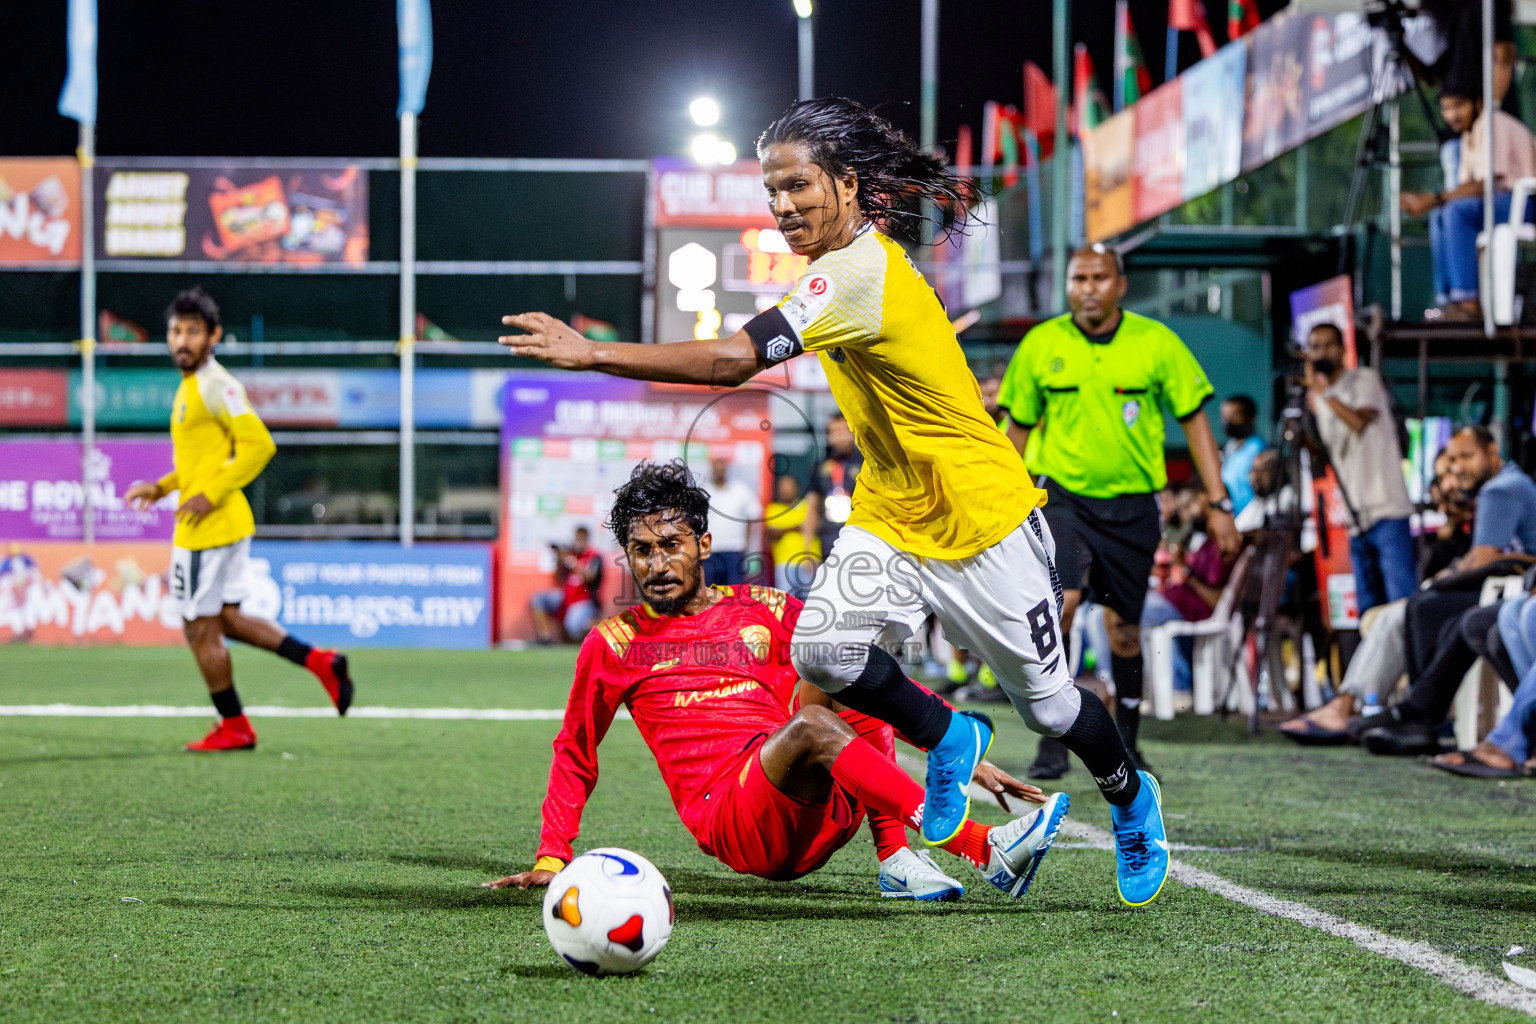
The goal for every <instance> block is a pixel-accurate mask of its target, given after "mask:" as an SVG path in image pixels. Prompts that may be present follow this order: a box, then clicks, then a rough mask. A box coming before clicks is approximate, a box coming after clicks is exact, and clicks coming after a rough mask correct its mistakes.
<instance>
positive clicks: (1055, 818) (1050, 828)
mask: <svg viewBox="0 0 1536 1024" xmlns="http://www.w3.org/2000/svg"><path fill="white" fill-rule="evenodd" d="M1071 809H1072V798H1071V797H1070V796H1068V795H1067V794H1065V793H1063V794H1061V799H1060V800H1058V801H1056V809H1055V810H1053V811H1052V812H1051V817H1050V820H1049V821H1047V822H1046V823H1045V838H1044V839H1043V840H1042V841H1041V843H1040V848H1039V849H1038V850H1036V851H1035V855H1034V856H1033V857H1032V858H1030V862H1029V870H1028V871H1026V872H1025V873H1024V876H1023V877H1022V878H1020V879H1019V881H1018V882H1017V883H1016V884H1015V885H1014V887H1013V891H1012V892H1010V893H1009V895H1010V896H1012V897H1013V898H1014V899H1019V898H1020V897H1022V896H1023V895H1024V894H1025V893H1027V892H1028V891H1029V883H1030V882H1032V881H1034V879H1035V872H1036V871H1039V870H1040V862H1041V861H1043V860H1045V855H1046V854H1048V853H1050V852H1051V846H1052V845H1054V844H1055V842H1056V834H1057V833H1058V832H1060V831H1061V823H1062V822H1064V821H1066V820H1067V812H1068V811H1070V810H1071Z"/></svg>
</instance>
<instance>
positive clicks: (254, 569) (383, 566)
mask: <svg viewBox="0 0 1536 1024" xmlns="http://www.w3.org/2000/svg"><path fill="white" fill-rule="evenodd" d="M250 583H251V596H250V597H248V598H246V600H245V603H244V604H242V605H241V606H240V607H241V610H242V611H244V612H246V613H247V614H249V615H256V616H260V617H261V618H266V619H273V620H275V621H277V622H278V623H279V624H280V625H281V626H282V627H283V628H284V629H287V630H289V631H291V632H292V633H294V634H296V635H298V636H301V637H303V638H304V640H305V642H306V643H311V644H315V645H317V646H320V647H334V648H338V649H341V650H345V649H347V648H349V647H427V648H434V649H446V648H483V647H489V646H490V643H491V546H490V545H489V544H422V545H418V546H416V547H414V548H402V547H399V546H398V545H395V544H372V543H313V542H304V541H291V542H280V541H265V540H263V541H256V542H255V543H253V544H252V545H251V577H250Z"/></svg>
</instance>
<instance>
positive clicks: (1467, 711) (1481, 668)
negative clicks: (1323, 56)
mask: <svg viewBox="0 0 1536 1024" xmlns="http://www.w3.org/2000/svg"><path fill="white" fill-rule="evenodd" d="M1521 180H1522V181H1532V182H1533V183H1536V179H1531V178H1522V179H1521ZM1524 593H1525V586H1524V580H1523V578H1522V577H1520V576H1490V577H1488V578H1487V579H1486V580H1483V593H1482V596H1481V597H1480V598H1479V599H1478V604H1480V605H1485V606H1486V605H1490V604H1498V603H1499V602H1500V601H1512V600H1514V599H1515V598H1517V597H1520V596H1522V595H1524ZM1491 671H1492V669H1491V668H1490V667H1489V665H1488V663H1487V662H1486V661H1484V660H1483V659H1482V658H1478V659H1477V661H1476V662H1475V663H1473V665H1472V667H1471V668H1470V669H1468V670H1467V674H1466V675H1465V676H1464V677H1462V680H1461V686H1460V687H1458V688H1457V690H1456V700H1455V702H1454V703H1453V704H1452V705H1451V706H1452V708H1454V712H1453V714H1454V716H1455V719H1456V749H1457V750H1471V749H1472V748H1473V747H1475V746H1477V742H1478V740H1480V739H1482V736H1481V735H1479V733H1486V732H1487V731H1488V729H1482V728H1480V726H1481V724H1482V719H1483V718H1486V719H1487V720H1488V721H1489V723H1490V724H1489V729H1491V728H1492V723H1494V722H1497V721H1498V720H1499V719H1500V718H1503V717H1504V715H1505V714H1507V713H1508V712H1509V709H1510V707H1512V706H1513V705H1514V703H1515V697H1514V694H1512V693H1510V692H1509V687H1507V686H1505V685H1504V682H1503V680H1499V681H1498V682H1497V683H1496V684H1495V686H1496V688H1490V690H1491V691H1492V692H1491V694H1486V695H1485V691H1484V687H1483V682H1484V679H1485V678H1487V676H1488V674H1489V673H1490V672H1491ZM1494 694H1496V696H1493V695H1494ZM1489 697H1491V699H1488V698H1489ZM1485 700H1486V703H1487V705H1489V706H1488V707H1486V708H1485V710H1487V711H1491V712H1492V714H1491V715H1486V716H1480V715H1479V714H1478V710H1479V709H1480V708H1484V704H1485Z"/></svg>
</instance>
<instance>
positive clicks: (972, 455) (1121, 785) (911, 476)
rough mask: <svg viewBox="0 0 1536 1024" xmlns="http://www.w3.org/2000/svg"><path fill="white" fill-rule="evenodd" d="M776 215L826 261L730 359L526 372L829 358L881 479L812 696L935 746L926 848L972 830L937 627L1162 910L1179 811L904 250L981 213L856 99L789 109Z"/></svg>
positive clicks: (970, 742) (540, 343) (739, 339)
mask: <svg viewBox="0 0 1536 1024" xmlns="http://www.w3.org/2000/svg"><path fill="white" fill-rule="evenodd" d="M757 152H758V158H759V160H760V162H761V164H762V170H763V185H764V188H765V189H766V191H767V199H768V206H769V209H770V210H771V211H772V213H773V216H774V219H775V220H776V221H777V222H778V226H779V230H780V231H781V232H782V233H783V235H784V239H785V241H786V242H788V244H789V247H790V248H791V249H792V250H794V251H795V252H796V253H799V254H800V255H803V256H806V257H809V259H810V261H811V262H810V266H809V267H808V268H807V270H806V272H805V274H804V276H802V277H801V279H800V282H799V283H798V284H797V285H796V286H795V289H794V290H793V291H792V292H791V293H790V294H789V295H788V296H786V297H785V298H784V299H783V301H781V302H780V303H779V304H778V305H777V306H774V307H771V308H769V309H768V310H765V311H764V312H762V313H760V314H758V316H756V317H754V318H753V319H752V320H751V321H749V322H748V323H747V324H746V326H744V327H743V328H742V329H741V330H739V331H737V332H736V333H735V334H733V335H731V336H730V337H728V338H721V339H712V340H704V341H684V342H679V343H677V344H669V345H654V346H651V345H626V344H620V343H610V342H593V341H589V340H587V339H586V338H583V337H582V336H581V335H580V334H578V333H577V332H575V331H574V330H572V329H571V328H570V327H569V326H567V325H566V324H564V323H561V322H560V321H558V320H556V319H554V318H553V317H550V316H548V315H546V314H543V313H523V314H519V315H515V316H508V317H505V318H504V319H503V321H502V322H503V323H504V324H506V325H508V326H511V327H516V328H520V329H521V330H522V331H524V332H526V333H524V334H516V335H509V336H505V337H503V338H502V339H501V342H502V344H504V345H507V346H508V347H509V348H510V349H511V351H512V352H513V354H515V355H521V356H532V357H534V358H536V359H539V360H541V361H543V362H545V363H549V364H550V365H553V366H556V367H560V368H564V369H571V370H600V371H602V372H605V373H610V374H613V375H615V376H620V377H632V378H639V379H642V380H654V381H666V382H674V383H687V384H717V385H723V386H735V385H739V384H743V383H745V382H747V381H748V380H750V379H751V378H752V377H753V376H754V375H756V374H757V373H758V372H760V371H762V370H763V369H765V368H767V367H769V366H772V365H774V364H776V363H780V362H783V361H784V360H786V359H789V358H791V357H793V356H795V355H798V354H799V353H801V352H807V351H813V352H816V353H818V355H819V358H820V360H821V364H822V366H823V367H824V369H825V370H826V373H827V378H828V380H829V381H830V383H831V387H832V395H833V397H834V398H835V399H836V400H837V404H838V406H839V408H841V409H842V411H843V414H844V415H845V416H846V417H847V418H848V423H849V425H850V426H851V427H852V428H853V433H854V438H855V440H856V442H857V444H858V447H859V450H860V451H861V452H863V454H864V460H865V461H864V467H863V469H862V471H861V472H860V474H859V486H858V488H857V490H855V491H854V495H853V510H852V514H851V515H850V516H849V519H848V522H847V524H846V525H845V526H844V528H843V530H842V532H841V533H840V534H839V535H838V538H837V542H836V544H834V545H833V548H832V550H831V551H830V552H829V553H827V556H826V558H825V560H824V561H823V562H822V565H821V567H820V568H819V569H818V570H817V573H816V579H815V581H814V582H813V583H812V585H811V591H810V594H809V595H808V596H807V598H806V602H805V608H804V611H803V612H802V614H801V617H800V620H799V622H798V623H797V625H796V627H795V633H794V641H793V650H792V656H793V658H794V663H795V668H796V669H797V670H798V671H799V673H800V675H801V677H802V678H803V679H806V680H808V681H809V682H812V683H814V684H816V685H817V686H819V687H820V688H821V689H823V690H825V691H826V692H828V693H830V694H833V695H834V696H835V697H836V699H837V700H838V701H839V702H841V703H842V704H844V705H847V706H848V707H851V708H854V709H855V710H857V711H860V712H863V713H864V714H867V715H870V716H872V717H875V718H879V719H882V720H884V721H886V722H889V723H890V724H891V725H892V726H894V727H895V728H896V729H897V730H898V731H899V732H901V733H902V734H903V735H905V736H907V737H909V738H910V739H912V740H913V741H914V742H915V743H917V744H918V745H919V746H923V747H927V748H928V749H929V751H930V753H929V757H928V787H927V794H926V802H925V805H924V809H923V821H922V833H923V838H924V839H925V840H927V841H928V842H929V843H932V844H941V843H943V842H946V841H948V840H949V839H951V838H952V837H953V835H954V834H955V832H956V831H957V830H958V829H959V828H960V826H961V823H962V822H963V821H964V820H965V815H966V812H967V810H968V809H969V805H970V801H969V798H968V797H967V795H966V784H967V783H968V782H969V780H970V778H971V774H972V772H973V771H974V770H975V767H976V764H977V763H978V762H979V761H980V760H981V758H982V756H983V755H984V754H985V753H986V751H987V748H988V747H989V746H990V745H991V742H992V727H991V722H990V721H989V720H987V719H986V717H985V716H983V715H979V714H977V713H974V712H951V710H950V709H949V707H948V706H947V705H945V704H944V702H943V701H942V700H940V699H939V698H937V697H935V696H933V695H932V694H931V693H928V692H927V691H924V690H923V689H921V688H920V687H918V686H917V685H916V684H914V683H912V682H911V681H910V680H909V679H908V678H907V676H906V674H905V673H904V672H902V670H901V666H900V664H899V663H898V662H897V660H896V658H895V657H894V656H893V654H892V651H897V650H899V649H900V648H901V646H902V645H903V644H904V642H905V641H906V640H907V639H908V638H909V637H910V636H911V635H912V634H913V633H914V632H915V631H916V630H917V629H918V628H919V627H920V626H921V625H922V623H923V621H924V620H925V619H926V617H927V616H928V614H929V613H930V612H932V613H934V614H937V615H938V617H939V619H940V621H941V622H942V623H943V626H944V632H945V634H946V636H948V637H950V638H951V641H952V642H961V643H964V645H965V646H966V647H968V648H969V649H970V650H972V651H974V652H976V653H977V654H978V655H979V656H980V657H981V658H982V659H983V660H984V661H985V662H986V663H987V664H989V665H991V666H992V669H993V671H994V672H995V673H996V674H997V676H998V679H999V681H1000V683H1001V685H1002V686H1003V688H1004V689H1005V690H1006V692H1007V693H1008V696H1009V699H1010V700H1011V701H1012V702H1013V705H1014V708H1015V709H1016V710H1017V711H1018V713H1019V714H1020V716H1021V717H1022V718H1023V719H1024V721H1025V722H1026V723H1027V724H1028V725H1029V726H1030V728H1032V729H1034V730H1035V731H1037V732H1041V733H1044V734H1046V735H1050V736H1058V737H1060V738H1061V740H1062V742H1063V743H1065V744H1066V745H1067V747H1068V749H1069V750H1071V751H1072V752H1073V753H1075V754H1077V755H1078V757H1079V758H1081V759H1082V760H1083V762H1084V763H1085V764H1086V765H1088V767H1089V770H1090V771H1091V772H1092V773H1093V776H1094V778H1095V780H1096V781H1097V782H1098V785H1099V789H1100V791H1101V792H1102V793H1103V794H1104V796H1105V798H1106V799H1107V800H1108V801H1109V802H1110V804H1111V805H1112V806H1111V820H1112V821H1113V823H1114V826H1115V835H1116V852H1117V879H1118V883H1119V889H1120V895H1121V898H1122V899H1123V900H1125V902H1127V903H1129V904H1132V905H1136V906H1139V905H1141V904H1144V903H1148V902H1150V901H1151V900H1152V899H1153V898H1155V897H1156V895H1157V893H1158V892H1159V891H1160V889H1161V888H1162V884H1163V881H1164V879H1165V878H1166V877H1167V873H1168V849H1167V842H1166V836H1165V834H1164V828H1163V817H1162V807H1161V799H1160V796H1159V793H1158V788H1157V782H1156V780H1155V779H1153V778H1152V776H1150V775H1147V774H1144V773H1140V772H1137V771H1136V770H1135V769H1134V767H1133V766H1132V764H1131V763H1130V759H1129V756H1128V754H1127V752H1126V749H1125V744H1124V742H1123V741H1122V740H1121V738H1120V734H1119V732H1118V731H1117V730H1116V728H1115V724H1114V722H1113V721H1112V720H1111V719H1110V717H1109V713H1108V712H1107V711H1106V710H1105V708H1104V705H1103V703H1102V702H1101V701H1099V700H1098V698H1096V697H1094V696H1092V695H1091V694H1089V693H1087V691H1084V690H1081V689H1079V688H1078V687H1077V686H1076V685H1075V684H1074V683H1073V681H1072V678H1071V675H1070V673H1069V672H1068V670H1067V659H1066V657H1065V645H1064V643H1063V641H1062V636H1061V628H1060V615H1061V600H1062V595H1061V587H1060V584H1059V582H1058V581H1057V580H1056V578H1055V570H1054V568H1053V566H1052V562H1051V558H1052V552H1053V549H1054V543H1053V542H1052V540H1051V535H1050V530H1049V528H1048V527H1047V526H1046V525H1045V522H1044V518H1043V517H1042V516H1041V514H1040V513H1039V511H1038V507H1039V506H1040V505H1041V504H1042V503H1043V501H1044V492H1042V491H1041V490H1039V489H1038V488H1036V487H1035V486H1034V484H1033V483H1032V482H1031V480H1030V478H1029V476H1028V474H1027V473H1026V472H1025V470H1024V467H1023V465H1022V463H1021V460H1020V459H1019V457H1018V453H1017V452H1016V451H1014V450H1013V446H1012V444H1010V443H1009V441H1008V439H1007V437H1006V436H1004V434H1003V433H1002V432H1001V431H999V430H998V429H997V424H996V422H995V421H993V420H990V419H988V417H987V414H986V412H985V410H984V409H983V406H982V400H981V393H980V391H979V389H978V387H977V384H976V378H975V376H974V375H973V374H972V373H971V371H970V369H969V367H968V366H967V364H966V361H965V355H964V353H963V352H962V351H961V349H960V344H959V341H958V340H957V339H956V337H955V332H954V329H953V327H952V326H951V324H950V321H949V318H948V317H947V316H946V314H945V312H944V307H943V304H942V303H941V302H940V301H939V299H938V296H937V295H935V294H934V291H933V289H932V288H931V287H929V285H928V283H927V282H926V281H924V280H923V276H922V274H920V273H919V272H918V270H917V268H916V267H915V266H914V265H913V264H912V262H911V260H909V259H908V258H907V255H906V252H905V251H904V250H903V249H902V248H901V246H900V245H898V244H897V242H896V238H897V237H899V238H903V239H906V240H907V241H910V242H916V241H918V240H919V236H920V234H921V227H922V225H923V223H924V221H925V218H927V217H932V218H933V219H934V220H936V221H937V223H938V226H939V227H941V228H950V227H954V226H956V222H957V221H958V220H961V219H963V218H964V217H965V216H966V210H967V208H968V204H969V203H970V201H971V200H973V199H974V198H975V196H976V186H975V184H974V183H973V182H971V181H969V180H967V179H965V178H961V177H959V176H957V175H955V174H953V173H951V172H949V171H948V170H947V169H946V168H945V167H944V165H943V164H942V163H941V162H940V161H939V160H937V159H936V158H934V157H933V156H930V155H928V154H926V153H923V152H921V151H920V150H919V149H918V148H917V146H916V145H914V144H913V142H912V140H911V139H910V138H908V137H907V136H906V135H905V134H904V133H902V132H900V131H898V130H896V129H895V128H893V127H892V126H891V125H890V124H889V123H888V122H886V121H885V120H883V119H881V118H879V117H877V116H875V114H874V113H872V112H871V111H869V110H868V109H866V108H865V107H863V106H860V105H859V104H857V103H854V102H852V101H850V100H845V99H841V98H835V97H832V98H825V99H819V100H805V101H801V102H799V103H796V104H794V105H793V106H791V107H790V108H789V109H788V110H787V111H786V112H785V113H784V115H783V116H782V117H780V118H779V119H778V120H777V121H775V122H774V123H773V124H772V125H770V126H769V127H768V129H767V131H765V132H764V133H763V135H762V138H760V139H759V140H758V146H757Z"/></svg>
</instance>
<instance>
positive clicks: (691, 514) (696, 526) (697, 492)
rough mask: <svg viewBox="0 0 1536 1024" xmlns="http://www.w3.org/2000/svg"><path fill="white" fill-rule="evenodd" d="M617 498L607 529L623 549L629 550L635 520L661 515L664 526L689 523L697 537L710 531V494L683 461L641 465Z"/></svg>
mask: <svg viewBox="0 0 1536 1024" xmlns="http://www.w3.org/2000/svg"><path fill="white" fill-rule="evenodd" d="M613 494H614V498H613V510H612V511H611V512H610V513H609V514H608V523H607V526H608V529H610V530H612V531H613V536H614V537H615V538H616V539H617V540H618V542H619V546H620V547H628V546H629V530H630V526H631V525H632V524H633V523H634V522H635V520H637V519H649V518H650V517H652V516H657V515H659V516H661V517H662V521H663V522H668V523H673V522H679V521H681V522H683V523H686V524H687V525H688V528H689V529H690V530H692V531H693V534H694V536H696V537H702V536H704V534H705V533H706V532H707V531H708V530H709V493H708V492H707V491H705V490H703V489H702V488H701V487H699V485H698V484H696V483H694V480H693V474H692V473H689V472H688V467H687V466H685V465H684V464H683V462H682V460H681V459H674V460H673V461H671V462H642V463H640V464H639V465H638V466H636V467H635V469H634V472H632V473H631V474H630V476H629V480H628V482H626V483H625V484H624V485H623V486H622V487H620V488H619V489H618V490H616V491H614V492H613Z"/></svg>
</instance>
